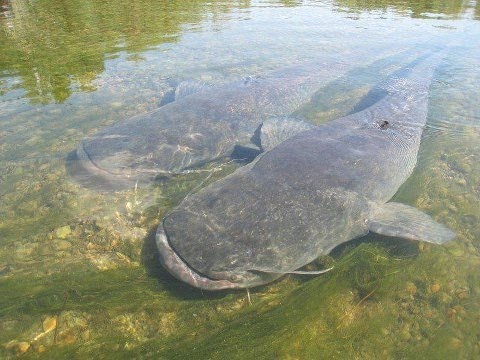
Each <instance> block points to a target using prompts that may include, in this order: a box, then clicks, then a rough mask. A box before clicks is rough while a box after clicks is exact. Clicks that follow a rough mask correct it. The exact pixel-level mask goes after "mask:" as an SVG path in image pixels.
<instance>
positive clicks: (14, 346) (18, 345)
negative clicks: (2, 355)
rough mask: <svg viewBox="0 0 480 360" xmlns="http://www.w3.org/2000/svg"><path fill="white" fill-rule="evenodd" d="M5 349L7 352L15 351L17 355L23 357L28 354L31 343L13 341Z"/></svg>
mask: <svg viewBox="0 0 480 360" xmlns="http://www.w3.org/2000/svg"><path fill="white" fill-rule="evenodd" d="M5 348H6V349H7V350H14V351H15V352H16V353H17V355H21V354H24V353H26V352H27V351H28V349H30V343H28V342H26V341H19V342H15V341H11V342H9V343H8V344H7V345H6V346H5Z"/></svg>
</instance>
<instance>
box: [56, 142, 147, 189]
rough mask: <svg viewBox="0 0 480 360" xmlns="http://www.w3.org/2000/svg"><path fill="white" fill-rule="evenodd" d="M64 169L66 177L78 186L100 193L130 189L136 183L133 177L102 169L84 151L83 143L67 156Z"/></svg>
mask: <svg viewBox="0 0 480 360" xmlns="http://www.w3.org/2000/svg"><path fill="white" fill-rule="evenodd" d="M65 167H66V169H67V173H68V175H69V176H70V177H71V178H73V180H74V181H75V182H76V183H78V184H79V185H81V186H83V187H85V188H87V189H94V190H100V191H112V190H113V191H117V190H126V189H129V188H132V187H134V186H135V184H136V183H137V179H136V178H135V177H130V176H128V175H126V174H115V173H113V172H110V171H108V170H106V169H103V168H102V167H100V166H99V165H98V164H96V163H95V161H93V160H92V159H91V158H90V156H89V155H88V152H87V151H86V149H85V147H84V144H83V141H82V142H80V144H79V145H78V147H77V149H76V150H74V151H72V152H70V153H69V154H68V155H67V158H66V163H65Z"/></svg>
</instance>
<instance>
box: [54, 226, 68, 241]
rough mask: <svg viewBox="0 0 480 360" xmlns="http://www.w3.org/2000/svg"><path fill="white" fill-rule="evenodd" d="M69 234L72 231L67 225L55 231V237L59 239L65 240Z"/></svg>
mask: <svg viewBox="0 0 480 360" xmlns="http://www.w3.org/2000/svg"><path fill="white" fill-rule="evenodd" d="M71 233H72V229H71V228H70V226H68V225H65V226H62V227H59V228H58V229H57V230H55V235H56V236H57V238H59V239H65V238H66V237H67V236H68V235H70V234H71Z"/></svg>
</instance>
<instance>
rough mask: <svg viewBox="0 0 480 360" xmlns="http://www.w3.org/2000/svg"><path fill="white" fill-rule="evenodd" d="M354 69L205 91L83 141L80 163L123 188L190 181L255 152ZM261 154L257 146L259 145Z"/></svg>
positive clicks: (340, 66) (316, 70) (252, 80)
mask: <svg viewBox="0 0 480 360" xmlns="http://www.w3.org/2000/svg"><path fill="white" fill-rule="evenodd" d="M351 68H352V65H351V64H350V65H349V64H346V63H343V62H340V61H338V60H329V61H328V62H327V61H326V62H316V63H308V64H301V65H295V66H291V67H288V68H285V69H283V70H279V71H275V72H272V73H270V74H268V75H266V76H264V77H249V78H246V79H242V80H239V81H236V82H233V83H229V84H226V85H224V86H219V87H216V88H210V87H204V88H200V89H194V92H193V93H191V94H189V93H188V91H186V92H187V95H186V96H182V97H180V98H179V99H177V100H175V101H173V102H171V103H168V104H166V105H164V106H162V107H160V108H158V109H156V110H154V111H152V112H150V113H147V114H142V115H139V116H135V117H133V118H130V119H127V120H125V121H122V122H120V123H118V124H116V125H113V126H111V127H108V128H105V129H103V130H102V131H100V132H98V133H97V134H96V135H94V136H92V137H90V138H86V139H84V140H82V141H81V142H80V143H79V145H78V147H77V150H76V154H75V158H76V160H77V162H78V164H75V165H76V166H81V167H83V170H85V171H84V173H85V174H84V176H85V177H88V176H91V177H96V178H97V179H98V181H99V182H101V181H102V180H103V181H105V182H107V183H108V184H109V185H111V186H115V183H117V184H118V186H117V187H119V188H122V187H126V186H128V185H130V186H131V185H132V184H135V183H136V182H140V183H142V182H144V181H146V182H149V181H150V180H151V179H153V178H155V176H157V175H168V174H178V173H184V172H186V171H191V170H190V169H191V168H192V167H195V166H199V165H201V164H203V163H205V162H209V161H212V160H214V159H216V158H219V157H223V156H227V155H229V154H230V153H231V152H232V150H233V148H234V146H235V145H237V144H249V143H250V140H251V138H252V136H253V134H254V132H255V130H256V129H257V128H258V127H259V126H260V125H261V123H262V122H263V121H264V120H266V119H268V118H270V117H275V116H280V115H289V114H290V113H292V112H293V111H295V110H296V109H298V108H299V107H300V106H301V105H302V104H304V103H305V102H307V101H308V100H310V98H311V96H312V95H313V94H314V93H315V91H316V90H318V89H319V88H320V87H321V86H322V85H325V84H326V83H327V82H329V81H331V80H333V79H335V78H337V77H339V76H341V75H343V74H345V73H346V72H347V70H350V69H351ZM252 146H253V145H252Z"/></svg>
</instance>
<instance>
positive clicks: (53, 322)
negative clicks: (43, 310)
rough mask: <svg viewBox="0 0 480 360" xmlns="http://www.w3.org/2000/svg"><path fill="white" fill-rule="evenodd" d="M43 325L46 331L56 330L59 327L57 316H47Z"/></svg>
mask: <svg viewBox="0 0 480 360" xmlns="http://www.w3.org/2000/svg"><path fill="white" fill-rule="evenodd" d="M42 327H43V331H44V332H49V331H52V330H54V329H55V328H56V327H57V317H56V316H47V317H46V318H45V320H43V324H42Z"/></svg>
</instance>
